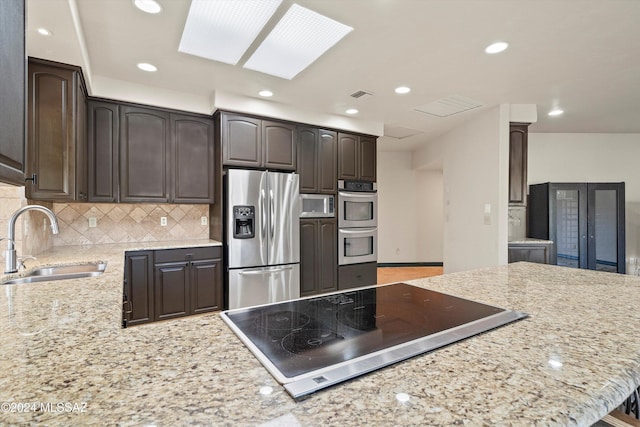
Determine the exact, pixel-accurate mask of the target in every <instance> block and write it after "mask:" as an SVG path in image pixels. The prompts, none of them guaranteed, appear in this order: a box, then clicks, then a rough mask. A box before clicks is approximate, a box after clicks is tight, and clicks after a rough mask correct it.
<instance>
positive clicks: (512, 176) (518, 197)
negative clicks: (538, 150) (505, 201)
mask: <svg viewBox="0 0 640 427" xmlns="http://www.w3.org/2000/svg"><path fill="white" fill-rule="evenodd" d="M527 128H528V125H526V124H515V123H512V124H511V125H510V126H509V204H512V205H525V204H526V202H527Z"/></svg>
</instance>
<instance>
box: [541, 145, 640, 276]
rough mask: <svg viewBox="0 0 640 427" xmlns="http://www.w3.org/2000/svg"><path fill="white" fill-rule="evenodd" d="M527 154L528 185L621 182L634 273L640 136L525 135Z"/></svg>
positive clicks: (638, 245) (639, 237) (639, 232)
mask: <svg viewBox="0 0 640 427" xmlns="http://www.w3.org/2000/svg"><path fill="white" fill-rule="evenodd" d="M528 155H529V164H528V182H529V184H537V183H541V182H625V201H626V206H625V215H626V256H627V273H628V274H638V272H640V270H638V267H637V266H636V263H635V260H637V258H638V257H639V256H640V134H579V133H571V134H569V133H529V152H528ZM630 259H633V260H634V261H633V262H629V261H630Z"/></svg>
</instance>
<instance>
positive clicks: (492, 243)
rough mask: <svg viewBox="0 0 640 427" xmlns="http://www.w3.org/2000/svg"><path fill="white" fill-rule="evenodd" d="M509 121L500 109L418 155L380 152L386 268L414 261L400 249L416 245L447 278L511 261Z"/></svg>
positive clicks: (420, 255)
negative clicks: (411, 193)
mask: <svg viewBox="0 0 640 427" xmlns="http://www.w3.org/2000/svg"><path fill="white" fill-rule="evenodd" d="M509 115H510V109H509V106H508V105H501V106H498V107H495V108H493V109H490V110H487V111H484V112H482V113H480V114H478V115H476V116H475V117H474V118H473V119H471V120H469V121H468V122H467V123H465V124H463V125H462V126H460V127H458V128H457V129H456V130H454V131H452V132H450V133H448V134H446V135H443V136H442V137H440V138H438V139H437V140H434V141H432V142H430V143H429V144H427V145H425V147H423V148H422V149H421V150H419V151H417V152H414V153H407V154H401V153H387V152H380V153H378V156H379V157H378V184H379V189H380V188H381V189H382V190H380V204H379V212H380V221H381V224H380V231H379V232H380V238H379V241H378V246H379V253H380V258H379V260H380V261H379V262H411V261H412V259H411V258H410V257H409V256H407V254H406V253H405V255H404V256H403V254H402V249H401V253H400V254H396V253H395V250H396V248H398V247H400V248H402V246H403V245H404V246H411V245H414V244H415V248H416V249H415V259H417V260H420V261H434V260H436V259H437V260H438V261H441V262H443V263H444V269H445V272H447V273H449V272H455V271H463V270H470V269H473V268H478V267H485V266H491V265H500V264H506V263H507V246H508V245H507V243H508V242H507V240H508V167H509V156H508V152H509V142H508V138H509ZM408 180H411V181H412V183H407V181H408ZM411 190H414V191H415V199H413V198H412V197H410V196H409V197H408V196H407V195H408V194H409V191H411ZM486 205H489V207H490V212H489V213H486V214H485V206H486ZM412 208H415V209H416V215H415V222H413V221H414V219H413V218H414V217H413V216H411V215H409V216H407V217H406V218H407V219H406V222H405V223H402V224H401V223H400V222H401V220H402V216H401V215H400V214H399V212H400V211H402V212H404V211H405V210H407V209H412ZM485 219H486V222H487V223H485ZM410 229H411V230H414V232H413V233H412V234H409V233H408V231H409V230H410ZM414 242H415V243H414ZM394 245H395V246H394ZM391 260H393V261H391Z"/></svg>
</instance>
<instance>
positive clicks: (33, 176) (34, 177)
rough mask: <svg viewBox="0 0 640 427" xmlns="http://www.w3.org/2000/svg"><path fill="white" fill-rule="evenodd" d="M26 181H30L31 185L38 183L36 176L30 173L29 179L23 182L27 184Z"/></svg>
mask: <svg viewBox="0 0 640 427" xmlns="http://www.w3.org/2000/svg"><path fill="white" fill-rule="evenodd" d="M27 181H31V182H32V183H33V185H36V184H37V183H38V175H36V174H35V173H32V174H31V178H25V179H24V182H27Z"/></svg>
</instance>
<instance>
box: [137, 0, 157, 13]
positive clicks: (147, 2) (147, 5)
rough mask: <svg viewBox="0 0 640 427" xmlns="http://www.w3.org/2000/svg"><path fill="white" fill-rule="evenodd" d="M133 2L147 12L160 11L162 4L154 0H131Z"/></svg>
mask: <svg viewBox="0 0 640 427" xmlns="http://www.w3.org/2000/svg"><path fill="white" fill-rule="evenodd" d="M133 4H134V5H135V6H136V7H137V8H138V9H140V10H141V11H143V12H147V13H160V11H162V6H160V4H159V3H158V2H157V1H155V0H133Z"/></svg>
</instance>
